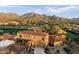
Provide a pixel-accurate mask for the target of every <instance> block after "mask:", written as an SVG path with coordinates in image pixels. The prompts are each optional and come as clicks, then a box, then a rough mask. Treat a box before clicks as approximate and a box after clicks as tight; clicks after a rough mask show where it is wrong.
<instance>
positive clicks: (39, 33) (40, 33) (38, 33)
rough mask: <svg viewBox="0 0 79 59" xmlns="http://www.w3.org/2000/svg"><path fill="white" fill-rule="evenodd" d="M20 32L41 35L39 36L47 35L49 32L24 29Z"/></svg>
mask: <svg viewBox="0 0 79 59" xmlns="http://www.w3.org/2000/svg"><path fill="white" fill-rule="evenodd" d="M18 33H20V34H30V35H39V36H46V35H48V33H45V32H34V31H22V32H18Z"/></svg>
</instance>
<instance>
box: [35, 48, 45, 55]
mask: <svg viewBox="0 0 79 59" xmlns="http://www.w3.org/2000/svg"><path fill="white" fill-rule="evenodd" d="M34 54H45V53H44V48H40V47H35V49H34Z"/></svg>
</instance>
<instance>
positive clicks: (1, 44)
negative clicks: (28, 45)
mask: <svg viewBox="0 0 79 59" xmlns="http://www.w3.org/2000/svg"><path fill="white" fill-rule="evenodd" d="M14 43H15V41H12V40H2V41H0V49H4V48H7V47H8V46H10V45H12V44H14Z"/></svg>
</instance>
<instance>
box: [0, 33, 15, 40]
mask: <svg viewBox="0 0 79 59" xmlns="http://www.w3.org/2000/svg"><path fill="white" fill-rule="evenodd" d="M13 38H14V35H12V34H3V35H0V40H11V39H13Z"/></svg>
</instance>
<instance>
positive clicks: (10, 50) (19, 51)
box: [0, 44, 26, 54]
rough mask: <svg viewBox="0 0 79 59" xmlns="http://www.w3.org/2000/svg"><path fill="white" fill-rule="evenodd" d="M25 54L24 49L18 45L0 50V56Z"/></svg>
mask: <svg viewBox="0 0 79 59" xmlns="http://www.w3.org/2000/svg"><path fill="white" fill-rule="evenodd" d="M24 53H26V47H25V46H21V45H18V44H13V45H10V46H8V47H7V48H5V49H0V54H24Z"/></svg>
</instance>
